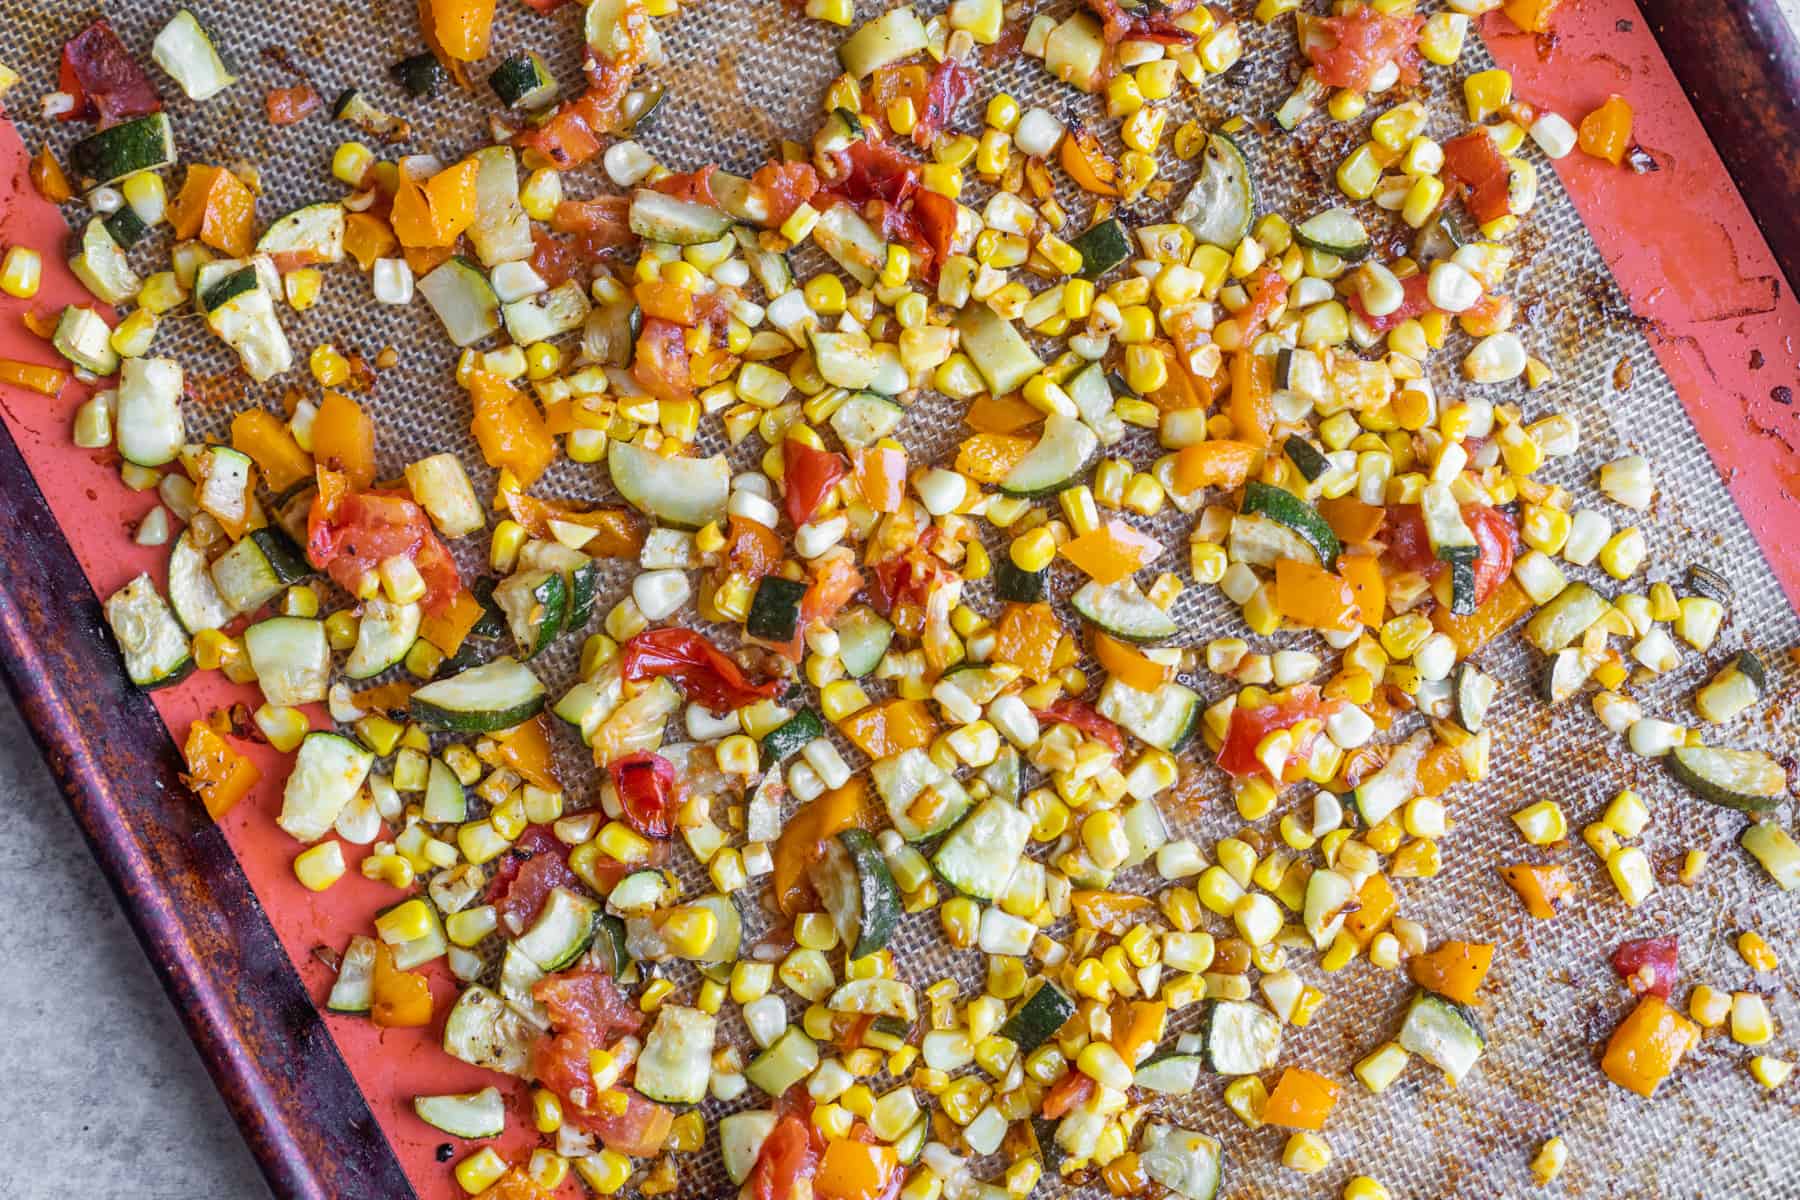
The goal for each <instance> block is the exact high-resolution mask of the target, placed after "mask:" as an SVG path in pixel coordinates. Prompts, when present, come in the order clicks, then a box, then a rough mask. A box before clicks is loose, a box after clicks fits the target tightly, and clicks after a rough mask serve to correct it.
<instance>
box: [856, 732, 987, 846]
mask: <svg viewBox="0 0 1800 1200" xmlns="http://www.w3.org/2000/svg"><path fill="white" fill-rule="evenodd" d="M869 776H870V778H871V779H872V780H874V783H875V791H876V793H877V794H878V795H880V797H881V799H882V802H883V803H884V804H886V806H887V811H888V819H889V820H891V821H892V822H893V824H894V828H895V829H897V830H899V831H900V836H901V837H904V838H905V839H906V840H907V841H909V842H922V841H926V840H928V839H930V838H934V837H936V836H937V835H938V834H940V833H943V832H944V831H946V830H947V829H949V828H950V827H951V826H952V825H954V824H955V823H956V821H957V819H958V818H960V817H961V816H962V815H963V813H965V812H967V811H968V809H969V803H970V801H969V793H968V792H966V791H964V790H963V786H962V784H961V783H959V782H957V779H956V776H954V775H952V774H950V772H948V771H946V770H944V769H943V768H942V767H940V766H938V765H937V764H936V763H934V762H932V761H931V758H930V756H929V755H927V754H926V753H925V751H923V750H920V749H916V748H915V749H912V750H903V751H901V752H900V753H899V754H895V755H892V756H890V757H888V758H881V759H877V760H876V761H875V762H874V764H873V765H872V766H870V768H869Z"/></svg>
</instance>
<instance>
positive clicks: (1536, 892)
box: [1500, 863, 1575, 921]
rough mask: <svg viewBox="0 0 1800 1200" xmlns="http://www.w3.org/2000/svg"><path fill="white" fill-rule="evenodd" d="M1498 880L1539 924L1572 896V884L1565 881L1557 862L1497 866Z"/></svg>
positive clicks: (1567, 878) (1564, 874) (1565, 874)
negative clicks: (1516, 894) (1514, 895)
mask: <svg viewBox="0 0 1800 1200" xmlns="http://www.w3.org/2000/svg"><path fill="white" fill-rule="evenodd" d="M1500 878H1501V879H1504V880H1505V881H1506V884H1507V886H1508V887H1510V888H1512V890H1513V891H1515V892H1517V893H1518V894H1519V899H1520V900H1522V901H1524V903H1525V911H1526V912H1528V913H1530V914H1531V915H1532V916H1534V917H1536V918H1537V919H1538V920H1540V921H1548V920H1550V919H1551V918H1552V917H1554V916H1555V915H1556V914H1557V911H1558V910H1559V909H1560V908H1562V906H1563V904H1564V903H1565V902H1566V901H1567V900H1568V899H1569V897H1570V896H1572V895H1574V894H1575V885H1574V884H1573V883H1571V882H1570V881H1569V873H1568V872H1567V871H1565V870H1564V869H1563V867H1562V864H1561V863H1548V864H1535V863H1515V864H1514V865H1512V866H1510V867H1501V868H1500Z"/></svg>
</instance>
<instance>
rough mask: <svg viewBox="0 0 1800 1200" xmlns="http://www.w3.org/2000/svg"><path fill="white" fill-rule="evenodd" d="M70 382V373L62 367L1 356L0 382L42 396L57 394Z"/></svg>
mask: <svg viewBox="0 0 1800 1200" xmlns="http://www.w3.org/2000/svg"><path fill="white" fill-rule="evenodd" d="M68 382H69V373H68V372H67V371H65V370H63V369H62V368H61V367H42V366H39V365H38V364H37V363H28V362H19V361H18V360H16V359H11V358H0V383H4V384H8V385H10V386H12V387H22V388H26V389H27V390H29V391H33V392H36V393H37V394H38V395H40V396H55V395H57V394H58V393H60V392H61V391H62V390H63V385H64V384H66V383H68Z"/></svg>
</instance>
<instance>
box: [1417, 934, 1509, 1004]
mask: <svg viewBox="0 0 1800 1200" xmlns="http://www.w3.org/2000/svg"><path fill="white" fill-rule="evenodd" d="M1493 965H1494V948H1493V947H1492V946H1490V945H1487V944H1486V943H1484V942H1454V941H1452V942H1445V943H1444V944H1443V945H1441V946H1439V947H1438V948H1437V949H1436V950H1433V951H1431V952H1430V953H1429V954H1416V955H1414V956H1413V957H1412V958H1410V959H1408V960H1407V962H1406V969H1407V971H1408V972H1409V973H1410V974H1411V975H1412V981H1413V982H1414V983H1416V984H1418V985H1419V986H1420V987H1422V988H1424V989H1426V990H1427V991H1431V992H1436V993H1437V994H1438V995H1440V996H1448V997H1449V998H1450V999H1452V1000H1454V1001H1456V1002H1457V1003H1458V1004H1473V1003H1475V991H1476V989H1477V988H1479V987H1480V986H1481V981H1482V980H1484V979H1486V978H1487V973H1488V968H1489V967H1491V966H1493Z"/></svg>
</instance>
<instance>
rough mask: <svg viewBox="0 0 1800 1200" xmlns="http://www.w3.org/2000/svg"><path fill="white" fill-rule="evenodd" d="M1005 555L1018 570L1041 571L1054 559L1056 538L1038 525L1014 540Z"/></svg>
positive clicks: (1044, 527)
mask: <svg viewBox="0 0 1800 1200" xmlns="http://www.w3.org/2000/svg"><path fill="white" fill-rule="evenodd" d="M1007 554H1008V556H1009V557H1010V558H1011V559H1012V563H1013V566H1015V567H1017V568H1019V570H1021V571H1032V572H1035V571H1041V570H1043V569H1044V568H1045V567H1048V566H1049V565H1050V563H1051V560H1052V559H1054V558H1055V557H1056V538H1055V536H1054V535H1053V534H1051V532H1050V530H1049V528H1048V527H1046V526H1042V525H1040V526H1038V527H1037V528H1036V529H1033V530H1031V531H1030V532H1028V533H1024V534H1021V535H1019V536H1018V537H1016V538H1014V539H1013V541H1012V545H1011V546H1010V547H1008V549H1007Z"/></svg>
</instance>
